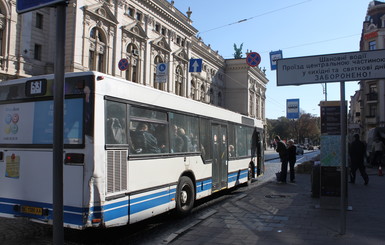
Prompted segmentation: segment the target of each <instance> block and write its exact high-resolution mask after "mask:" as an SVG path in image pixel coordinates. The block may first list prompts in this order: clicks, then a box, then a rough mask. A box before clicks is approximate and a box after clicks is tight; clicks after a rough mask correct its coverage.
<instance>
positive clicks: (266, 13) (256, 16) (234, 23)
mask: <svg viewBox="0 0 385 245" xmlns="http://www.w3.org/2000/svg"><path fill="white" fill-rule="evenodd" d="M311 1H312V0H306V1H302V2H299V3H295V4H292V5H288V6H285V7H282V8H278V9H274V10H271V11H268V12H265V13H262V14H258V15H255V16H252V17H249V18H246V19H242V20H238V21H236V22H232V23H229V24H226V25H222V26H218V27H215V28H212V29H209V30H206V31H201V32H198V33H197V36H198V37H199V35H200V34H202V33H206V32H209V31H214V30H217V29H221V28H224V27H227V26H231V25H236V24H240V23H242V22H246V21H249V20H252V19H254V18H258V17H261V16H264V15H268V14H271V13H275V12H278V11H281V10H285V9H288V8H292V7H295V6H298V5H300V4H304V3H306V2H311Z"/></svg>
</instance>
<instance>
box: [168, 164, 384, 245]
mask: <svg viewBox="0 0 385 245" xmlns="http://www.w3.org/2000/svg"><path fill="white" fill-rule="evenodd" d="M271 169H274V168H271ZM367 172H368V174H369V178H370V181H369V185H368V186H365V185H364V184H363V183H364V182H363V180H362V178H361V176H360V175H359V173H357V174H358V176H357V182H356V184H349V186H348V195H349V197H348V205H349V206H352V208H353V210H352V211H347V212H346V220H345V221H346V222H345V223H346V230H345V234H344V235H340V233H341V231H342V230H341V221H343V220H344V219H341V212H340V210H339V209H325V208H322V207H321V208H316V206H317V205H319V204H320V199H319V198H312V197H311V184H310V183H311V182H310V175H309V174H297V176H296V179H297V182H296V183H288V184H277V183H276V182H275V180H273V179H272V178H270V179H269V180H268V181H266V182H265V183H264V184H262V185H254V184H253V185H252V186H251V187H250V189H249V190H247V191H246V192H245V191H244V192H242V193H234V195H235V197H234V198H233V199H231V200H229V201H227V202H226V203H224V204H223V205H221V206H220V208H219V209H217V210H215V211H216V212H214V213H213V214H212V215H211V216H210V217H208V218H206V219H204V220H202V221H201V222H200V223H198V224H196V225H195V226H192V227H190V228H189V229H187V230H186V231H185V232H184V233H182V234H180V235H179V236H178V237H176V239H174V240H173V241H172V242H170V244H173V245H177V244H183V245H188V244H194V245H197V244H268V245H272V244H280V245H282V244H312V245H313V244H320V245H321V244H322V245H324V244H349V245H351V244H353V245H354V244H360V245H365V244H370V245H374V244H385V215H384V207H385V176H384V177H380V176H377V170H376V169H367ZM270 176H271V175H270ZM237 194H238V195H239V196H236V195H237ZM338 199H339V198H338ZM338 203H339V202H338Z"/></svg>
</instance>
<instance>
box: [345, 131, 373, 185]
mask: <svg viewBox="0 0 385 245" xmlns="http://www.w3.org/2000/svg"><path fill="white" fill-rule="evenodd" d="M365 152H366V147H365V144H364V143H363V142H362V141H360V136H359V135H358V134H355V135H354V141H353V142H352V143H351V144H350V147H349V156H350V163H351V166H350V183H354V182H355V181H356V171H357V169H358V170H359V171H360V173H361V176H362V178H363V179H364V181H365V185H367V184H368V182H369V177H368V174H367V173H366V171H365V165H364V157H365Z"/></svg>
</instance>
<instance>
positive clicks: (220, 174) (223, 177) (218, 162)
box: [211, 124, 227, 191]
mask: <svg viewBox="0 0 385 245" xmlns="http://www.w3.org/2000/svg"><path fill="white" fill-rule="evenodd" d="M211 130H212V142H213V164H212V180H213V187H212V188H213V191H219V190H221V189H224V188H226V187H227V128H226V126H224V125H220V124H213V125H212V126H211Z"/></svg>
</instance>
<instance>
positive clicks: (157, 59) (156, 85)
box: [154, 55, 166, 91]
mask: <svg viewBox="0 0 385 245" xmlns="http://www.w3.org/2000/svg"><path fill="white" fill-rule="evenodd" d="M159 63H163V59H162V58H161V57H160V56H159V55H157V56H156V57H155V59H154V88H156V89H159V90H163V91H164V90H165V88H166V84H165V83H158V82H156V66H157V65H158V64H159Z"/></svg>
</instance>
